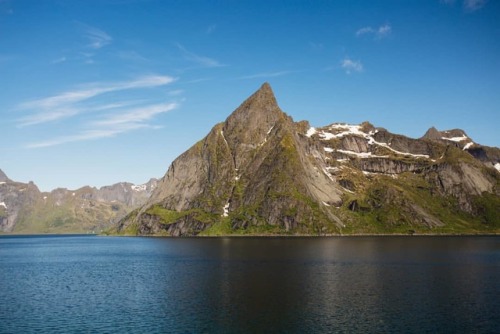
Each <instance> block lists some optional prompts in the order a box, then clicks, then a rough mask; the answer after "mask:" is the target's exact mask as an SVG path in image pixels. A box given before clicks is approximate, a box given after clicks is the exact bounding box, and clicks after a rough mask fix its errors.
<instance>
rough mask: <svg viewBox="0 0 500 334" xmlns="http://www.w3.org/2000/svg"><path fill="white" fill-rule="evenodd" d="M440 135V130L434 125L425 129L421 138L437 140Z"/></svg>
mask: <svg viewBox="0 0 500 334" xmlns="http://www.w3.org/2000/svg"><path fill="white" fill-rule="evenodd" d="M441 137H442V134H441V132H439V130H438V129H436V128H435V127H431V128H430V129H429V130H427V132H426V133H425V134H424V136H423V137H422V139H430V140H439V139H441Z"/></svg>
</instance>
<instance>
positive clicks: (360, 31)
mask: <svg viewBox="0 0 500 334" xmlns="http://www.w3.org/2000/svg"><path fill="white" fill-rule="evenodd" d="M374 32H375V30H373V28H372V27H364V28H361V29H358V31H356V36H361V35H365V34H373V33H374Z"/></svg>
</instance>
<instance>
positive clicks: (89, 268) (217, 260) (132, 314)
mask: <svg viewBox="0 0 500 334" xmlns="http://www.w3.org/2000/svg"><path fill="white" fill-rule="evenodd" d="M29 332H36V333H67V332H73V333H87V332H88V333H125V332H133V333H172V332H175V333H178V332H181V333H213V332H220V333H240V332H242V333H245V332H248V333H263V332H271V333H276V332H283V333H311V332H321V333H331V332H345V333H352V332H375V333H382V332H398V333H401V332H405V333H408V332H418V333H421V332H432V333H434V332H442V333H444V332H449V333H495V332H496V333H499V332H500V238H499V237H353V238H348V237H344V238H214V239H196V238H187V239H172V238H111V237H87V236H57V237H48V236H45V237H40V236H37V237H0V333H29Z"/></svg>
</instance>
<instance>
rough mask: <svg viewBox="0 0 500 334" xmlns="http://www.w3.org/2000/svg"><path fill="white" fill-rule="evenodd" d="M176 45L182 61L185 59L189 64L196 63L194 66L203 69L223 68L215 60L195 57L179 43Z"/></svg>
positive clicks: (195, 55)
mask: <svg viewBox="0 0 500 334" xmlns="http://www.w3.org/2000/svg"><path fill="white" fill-rule="evenodd" d="M176 45H177V48H178V49H179V50H180V51H181V53H182V55H183V57H184V59H186V60H188V61H190V62H193V63H196V64H198V65H200V66H203V67H222V66H225V65H224V64H221V63H220V62H219V61H217V60H215V59H212V58H209V57H205V56H200V55H197V54H195V53H193V52H191V51H188V50H187V49H186V48H185V47H184V46H182V45H181V44H179V43H177V44H176Z"/></svg>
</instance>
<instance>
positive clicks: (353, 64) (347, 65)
mask: <svg viewBox="0 0 500 334" xmlns="http://www.w3.org/2000/svg"><path fill="white" fill-rule="evenodd" d="M341 66H342V68H343V69H344V71H345V72H346V73H347V74H351V73H352V72H363V64H362V63H361V62H360V61H359V60H352V59H350V58H344V60H342V62H341Z"/></svg>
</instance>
